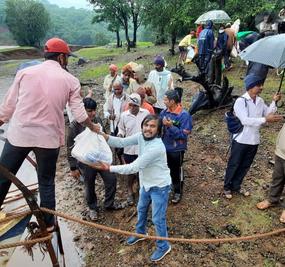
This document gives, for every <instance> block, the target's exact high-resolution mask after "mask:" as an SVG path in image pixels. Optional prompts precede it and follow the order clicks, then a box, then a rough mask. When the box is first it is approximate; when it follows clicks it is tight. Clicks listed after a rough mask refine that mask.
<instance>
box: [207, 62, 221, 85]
mask: <svg viewBox="0 0 285 267" xmlns="http://www.w3.org/2000/svg"><path fill="white" fill-rule="evenodd" d="M221 81H222V57H221V56H219V57H216V56H213V57H212V60H211V67H210V84H213V83H214V84H217V85H221Z"/></svg>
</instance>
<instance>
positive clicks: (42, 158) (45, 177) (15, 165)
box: [0, 141, 59, 226]
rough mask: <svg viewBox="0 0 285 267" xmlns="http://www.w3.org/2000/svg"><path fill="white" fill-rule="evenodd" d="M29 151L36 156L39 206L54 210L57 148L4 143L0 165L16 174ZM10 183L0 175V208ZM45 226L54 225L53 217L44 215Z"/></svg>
mask: <svg viewBox="0 0 285 267" xmlns="http://www.w3.org/2000/svg"><path fill="white" fill-rule="evenodd" d="M30 151H33V152H34V153H35V155H36V161H37V175H38V182H39V192H40V199H41V201H40V206H41V207H45V208H48V209H52V210H54V209H55V184H54V178H55V171H56V162H57V158H58V153H59V148H55V149H49V148H38V147H17V146H13V145H12V144H10V143H9V142H8V141H6V142H5V145H4V148H3V151H2V154H1V158H0V163H1V164H2V165H3V166H4V167H6V168H7V169H8V170H9V171H10V172H11V173H13V174H16V173H17V172H18V170H19V169H20V167H21V165H22V163H23V162H24V160H25V158H26V156H27V155H28V154H29V152H30ZM10 186H11V182H10V181H7V180H6V179H5V178H4V177H1V174H0V206H1V205H2V204H3V202H4V199H5V197H6V195H7V193H8V191H9V188H10ZM44 219H45V222H46V224H47V226H52V225H54V216H53V215H50V214H44Z"/></svg>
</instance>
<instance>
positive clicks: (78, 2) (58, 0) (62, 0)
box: [48, 0, 92, 9]
mask: <svg viewBox="0 0 285 267" xmlns="http://www.w3.org/2000/svg"><path fill="white" fill-rule="evenodd" d="M48 1H49V2H50V3H51V4H56V5H58V6H59V7H75V8H86V9H92V7H91V6H90V4H88V1H87V0H48Z"/></svg>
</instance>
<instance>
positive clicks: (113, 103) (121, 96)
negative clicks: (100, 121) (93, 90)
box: [103, 81, 129, 164]
mask: <svg viewBox="0 0 285 267" xmlns="http://www.w3.org/2000/svg"><path fill="white" fill-rule="evenodd" d="M128 100H129V96H128V95H127V94H126V93H125V92H124V90H123V85H122V83H121V82H120V81H115V82H114V83H113V93H111V95H110V96H109V98H108V100H107V102H106V105H104V107H103V108H104V117H105V118H106V119H108V120H109V122H110V132H111V135H113V136H116V135H117V134H118V124H119V121H120V118H121V114H122V113H123V111H124V110H126V109H127V107H128V104H129V103H128ZM115 150H116V155H117V156H118V158H119V160H120V163H121V164H122V163H123V159H122V149H120V148H116V149H115Z"/></svg>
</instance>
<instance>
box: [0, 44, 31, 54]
mask: <svg viewBox="0 0 285 267" xmlns="http://www.w3.org/2000/svg"><path fill="white" fill-rule="evenodd" d="M23 49H24V50H25V49H35V48H34V47H31V46H20V47H14V48H4V49H0V53H3V52H8V51H17V50H23Z"/></svg>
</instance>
